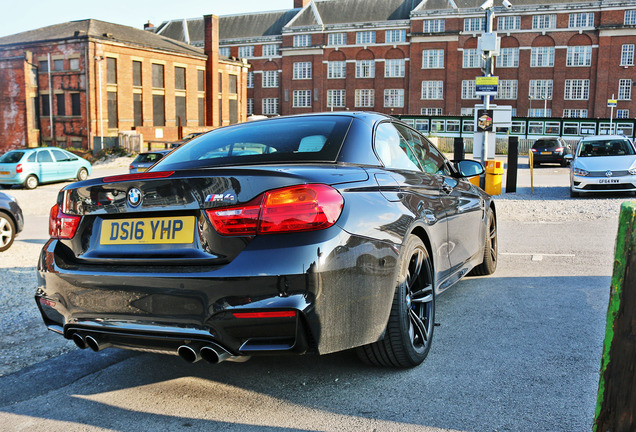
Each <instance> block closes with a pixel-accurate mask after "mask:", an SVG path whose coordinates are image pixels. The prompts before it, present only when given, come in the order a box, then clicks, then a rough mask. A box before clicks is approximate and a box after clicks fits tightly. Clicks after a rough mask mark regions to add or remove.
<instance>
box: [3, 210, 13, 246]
mask: <svg viewBox="0 0 636 432" xmlns="http://www.w3.org/2000/svg"><path fill="white" fill-rule="evenodd" d="M13 239H15V224H14V223H13V221H12V220H11V218H10V217H9V216H7V215H6V214H4V213H0V252H4V251H6V250H7V249H9V248H10V247H11V245H12V244H13Z"/></svg>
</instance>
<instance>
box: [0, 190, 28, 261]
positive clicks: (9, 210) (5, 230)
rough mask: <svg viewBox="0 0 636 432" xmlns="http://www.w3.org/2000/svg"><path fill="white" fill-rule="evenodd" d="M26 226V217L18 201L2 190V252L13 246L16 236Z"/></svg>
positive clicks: (0, 231)
mask: <svg viewBox="0 0 636 432" xmlns="http://www.w3.org/2000/svg"><path fill="white" fill-rule="evenodd" d="M23 227H24V217H23V216H22V209H21V208H20V206H19V205H18V201H17V200H16V199H15V198H14V197H12V196H11V195H7V194H5V193H3V192H0V252H4V251H6V250H7V249H9V248H10V247H11V245H12V244H13V240H14V239H15V236H16V235H18V233H19V232H20V231H22V228H23Z"/></svg>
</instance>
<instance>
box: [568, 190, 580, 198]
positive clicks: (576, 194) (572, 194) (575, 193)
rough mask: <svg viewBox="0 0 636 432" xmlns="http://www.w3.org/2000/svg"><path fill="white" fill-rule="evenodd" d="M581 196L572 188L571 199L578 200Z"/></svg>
mask: <svg viewBox="0 0 636 432" xmlns="http://www.w3.org/2000/svg"><path fill="white" fill-rule="evenodd" d="M579 196H580V194H579V193H578V192H574V191H573V190H572V188H570V198H578V197H579Z"/></svg>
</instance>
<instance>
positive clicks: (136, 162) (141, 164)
mask: <svg viewBox="0 0 636 432" xmlns="http://www.w3.org/2000/svg"><path fill="white" fill-rule="evenodd" d="M168 153H170V150H155V151H151V152H144V153H139V154H138V155H137V157H136V158H135V159H133V161H132V162H131V163H130V166H129V167H128V170H129V172H130V173H131V174H134V173H139V172H145V171H147V170H148V168H150V167H151V166H153V165H154V164H155V163H157V162H159V160H160V159H161V158H162V157H164V156H165V155H167V154H168Z"/></svg>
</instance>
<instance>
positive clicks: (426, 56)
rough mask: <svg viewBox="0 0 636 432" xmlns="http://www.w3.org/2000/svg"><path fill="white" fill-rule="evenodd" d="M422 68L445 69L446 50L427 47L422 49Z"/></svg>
mask: <svg viewBox="0 0 636 432" xmlns="http://www.w3.org/2000/svg"><path fill="white" fill-rule="evenodd" d="M422 69H444V50H443V49H426V50H423V51H422Z"/></svg>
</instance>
